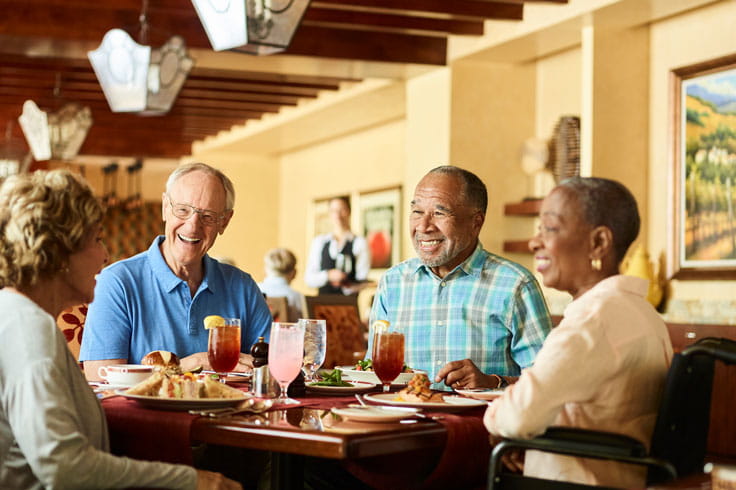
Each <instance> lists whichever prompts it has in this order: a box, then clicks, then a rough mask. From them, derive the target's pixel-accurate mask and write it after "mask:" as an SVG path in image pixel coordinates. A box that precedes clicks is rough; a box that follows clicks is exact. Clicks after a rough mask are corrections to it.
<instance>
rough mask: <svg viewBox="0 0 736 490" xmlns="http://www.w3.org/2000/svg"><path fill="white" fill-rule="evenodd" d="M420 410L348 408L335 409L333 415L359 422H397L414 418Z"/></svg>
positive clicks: (407, 408)
mask: <svg viewBox="0 0 736 490" xmlns="http://www.w3.org/2000/svg"><path fill="white" fill-rule="evenodd" d="M418 411H419V409H417V408H409V407H382V406H374V407H348V408H337V407H335V408H333V409H332V413H334V414H336V415H339V416H340V417H342V418H344V419H347V420H355V421H357V422H397V421H399V420H402V419H405V418H409V417H413V416H414V415H415V414H416V413H417V412H418Z"/></svg>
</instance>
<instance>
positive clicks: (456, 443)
mask: <svg viewBox="0 0 736 490" xmlns="http://www.w3.org/2000/svg"><path fill="white" fill-rule="evenodd" d="M299 400H300V401H301V402H302V404H301V406H302V407H309V408H322V409H329V408H331V407H335V406H344V405H347V404H350V403H355V400H354V398H352V397H351V396H339V397H334V396H310V397H306V398H301V399H299ZM102 405H103V407H104V409H105V413H106V415H107V421H108V426H109V431H110V440H111V445H112V450H113V452H114V453H115V454H124V455H127V456H130V457H134V458H139V459H149V460H158V461H167V462H172V463H185V464H192V452H191V448H190V445H191V437H190V431H191V426H192V422H193V421H194V420H195V419H196V418H197V417H196V416H193V415H189V414H188V413H187V412H172V411H162V410H152V409H147V408H142V407H141V406H139V405H138V404H137V403H136V402H135V401H133V400H127V399H125V398H122V397H114V398H109V399H106V400H103V402H102ZM275 408H279V407H275ZM483 413H484V408H477V409H472V410H468V411H464V412H462V414H450V413H441V412H437V413H435V415H442V416H443V417H444V418H443V419H441V420H439V421H438V422H439V423H441V424H443V425H444V426H445V428H446V429H447V440H446V443H445V445H444V447H443V448H427V449H423V450H420V451H414V452H411V453H402V454H401V455H398V456H397V455H392V456H381V457H374V458H363V459H360V460H350V461H346V462H345V467H346V468H347V469H348V470H349V471H350V472H352V473H353V474H354V475H355V476H356V477H358V478H360V479H361V480H363V481H364V482H366V483H367V484H369V485H370V486H372V487H375V488H397V487H403V488H418V487H421V488H446V487H448V486H452V487H455V488H472V487H475V486H480V487H482V486H483V485H484V483H485V480H486V475H487V466H488V458H489V456H490V445H489V442H488V433H487V432H486V430H485V428H484V426H483V420H482V418H483ZM427 414H428V415H433V413H431V412H427Z"/></svg>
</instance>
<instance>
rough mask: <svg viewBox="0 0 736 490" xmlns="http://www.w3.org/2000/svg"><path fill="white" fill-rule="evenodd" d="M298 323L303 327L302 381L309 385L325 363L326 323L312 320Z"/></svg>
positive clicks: (303, 320)
mask: <svg viewBox="0 0 736 490" xmlns="http://www.w3.org/2000/svg"><path fill="white" fill-rule="evenodd" d="M299 323H300V324H301V325H304V361H303V363H302V370H303V371H304V381H305V382H306V383H311V382H312V381H314V375H315V373H316V372H317V370H318V369H319V368H320V366H322V363H323V362H325V352H326V351H327V322H326V321H325V320H312V319H306V318H300V319H299Z"/></svg>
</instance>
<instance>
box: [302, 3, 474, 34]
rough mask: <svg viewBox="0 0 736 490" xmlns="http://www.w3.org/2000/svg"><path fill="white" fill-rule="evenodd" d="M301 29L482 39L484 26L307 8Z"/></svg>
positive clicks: (394, 15)
mask: <svg viewBox="0 0 736 490" xmlns="http://www.w3.org/2000/svg"><path fill="white" fill-rule="evenodd" d="M302 25H313V26H323V27H338V28H347V29H354V28H356V27H359V28H363V29H368V30H374V29H376V27H378V28H379V29H381V28H382V29H397V30H400V31H402V32H406V31H429V32H436V33H443V34H456V35H466V36H468V35H475V36H480V35H483V22H482V21H472V20H459V19H438V18H433V17H418V16H409V15H399V14H386V13H373V12H356V11H351V10H342V9H331V8H319V7H310V8H309V9H307V11H306V13H305V14H304V18H303V19H302Z"/></svg>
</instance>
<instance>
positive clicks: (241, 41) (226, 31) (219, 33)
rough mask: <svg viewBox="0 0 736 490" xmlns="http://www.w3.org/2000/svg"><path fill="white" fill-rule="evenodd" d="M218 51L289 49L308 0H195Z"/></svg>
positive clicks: (248, 51) (200, 15) (260, 51)
mask: <svg viewBox="0 0 736 490" xmlns="http://www.w3.org/2000/svg"><path fill="white" fill-rule="evenodd" d="M192 3H193V4H194V8H195V10H196V11H197V15H198V16H199V20H200V21H201V22H202V24H203V25H204V29H205V32H207V37H208V38H209V40H210V44H211V45H212V48H213V49H214V50H215V51H220V50H223V49H232V50H234V51H241V52H244V53H250V54H256V55H268V54H274V53H279V52H281V51H284V50H286V49H287V48H288V47H289V44H290V43H291V39H292V38H293V37H294V33H295V32H296V30H297V28H298V27H299V24H300V23H301V21H302V17H303V16H304V12H305V11H306V10H307V7H308V6H309V0H192Z"/></svg>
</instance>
